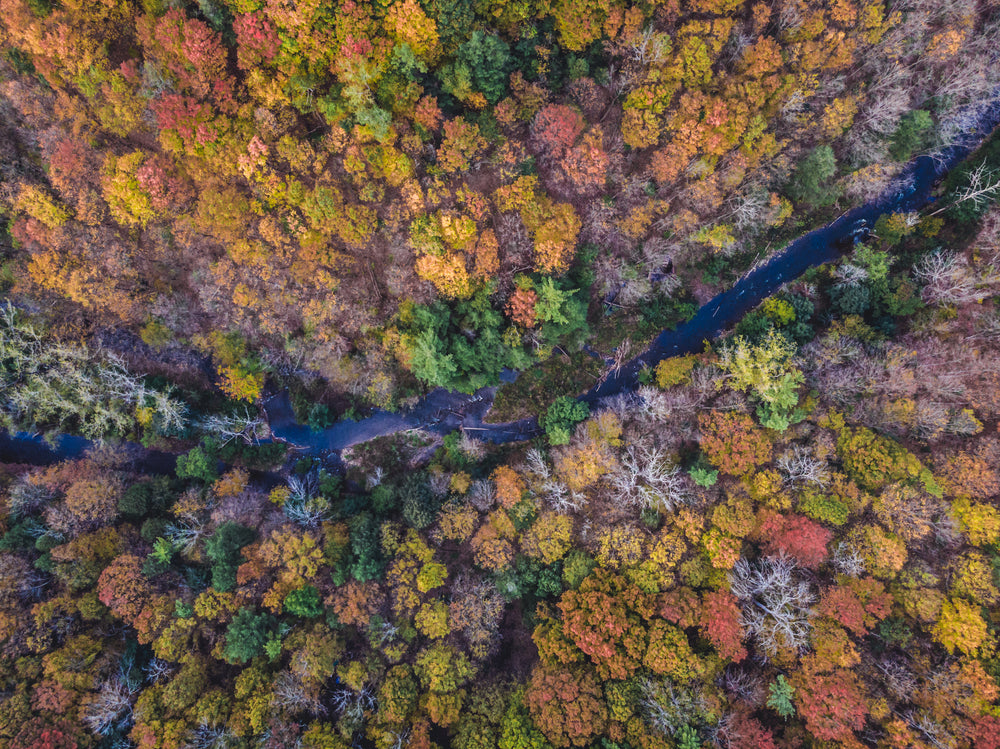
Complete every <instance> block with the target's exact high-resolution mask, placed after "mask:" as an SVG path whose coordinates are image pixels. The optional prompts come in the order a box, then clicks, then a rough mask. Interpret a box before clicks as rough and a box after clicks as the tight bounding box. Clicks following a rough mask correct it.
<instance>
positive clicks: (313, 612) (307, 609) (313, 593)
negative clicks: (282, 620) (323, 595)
mask: <svg viewBox="0 0 1000 749" xmlns="http://www.w3.org/2000/svg"><path fill="white" fill-rule="evenodd" d="M285 612H286V613H288V614H291V615H292V616H301V617H302V618H303V619H315V618H316V617H318V616H322V614H323V603H322V601H321V600H320V597H319V591H318V590H316V588H314V587H313V586H312V585H303V586H302V587H301V588H296V589H295V590H292V591H290V592H289V593H288V595H287V596H285Z"/></svg>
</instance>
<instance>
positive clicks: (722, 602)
mask: <svg viewBox="0 0 1000 749" xmlns="http://www.w3.org/2000/svg"><path fill="white" fill-rule="evenodd" d="M700 616H701V622H700V627H701V632H702V634H703V635H704V637H705V638H706V639H707V640H708V641H709V642H711V643H712V646H713V647H714V648H715V649H716V650H717V651H719V655H721V656H722V657H723V658H726V659H728V660H732V661H736V662H739V661H741V660H743V659H744V658H746V655H747V651H746V648H744V647H743V644H742V641H743V627H742V626H741V625H740V607H739V604H738V603H737V601H736V597H735V596H734V595H733V594H732V593H730V592H729V591H728V590H714V591H712V592H710V593H706V594H705V596H704V597H703V598H702V602H701V611H700Z"/></svg>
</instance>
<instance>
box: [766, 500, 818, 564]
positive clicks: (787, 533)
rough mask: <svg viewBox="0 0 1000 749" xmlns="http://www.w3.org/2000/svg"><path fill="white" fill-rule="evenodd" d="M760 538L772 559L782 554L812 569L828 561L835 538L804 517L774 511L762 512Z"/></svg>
mask: <svg viewBox="0 0 1000 749" xmlns="http://www.w3.org/2000/svg"><path fill="white" fill-rule="evenodd" d="M758 535H759V537H760V539H761V541H762V542H763V544H764V549H765V551H766V552H767V553H768V554H769V555H772V556H777V554H778V553H779V552H782V551H783V552H785V553H786V554H788V555H789V556H792V557H795V559H796V560H797V561H798V563H799V564H801V565H802V566H803V567H808V568H809V569H815V568H816V567H818V566H819V565H820V564H821V563H822V562H823V560H824V559H826V557H827V549H826V545H827V544H828V543H829V542H830V539H831V538H833V533H831V532H830V531H829V530H827V529H826V528H824V527H823V526H822V525H820V524H819V523H817V522H815V521H813V520H810V519H809V518H807V517H805V516H803V515H780V514H779V513H776V512H773V511H771V510H763V511H762V512H761V514H760V525H759V529H758Z"/></svg>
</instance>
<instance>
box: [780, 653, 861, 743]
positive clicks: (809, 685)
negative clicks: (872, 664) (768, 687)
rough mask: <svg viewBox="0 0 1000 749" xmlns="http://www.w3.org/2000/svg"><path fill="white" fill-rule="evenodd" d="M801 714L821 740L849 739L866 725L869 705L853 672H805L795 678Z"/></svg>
mask: <svg viewBox="0 0 1000 749" xmlns="http://www.w3.org/2000/svg"><path fill="white" fill-rule="evenodd" d="M792 683H793V686H794V687H795V701H796V703H797V704H798V709H799V715H801V716H802V718H803V719H804V720H805V722H806V728H807V729H808V730H809V732H810V733H812V735H813V736H815V737H816V738H817V739H819V740H820V741H850V740H851V739H852V738H853V732H854V731H857V730H860V729H861V727H862V726H864V724H865V715H867V714H868V706H867V705H866V703H865V698H864V694H863V693H862V691H861V684H860V682H859V681H858V677H857V675H856V674H855V673H854V672H853V671H848V670H847V669H843V668H838V669H836V670H834V671H833V672H832V673H828V674H820V673H815V672H814V671H812V670H809V671H802V672H799V673H798V674H796V675H795V677H794V679H793V680H792Z"/></svg>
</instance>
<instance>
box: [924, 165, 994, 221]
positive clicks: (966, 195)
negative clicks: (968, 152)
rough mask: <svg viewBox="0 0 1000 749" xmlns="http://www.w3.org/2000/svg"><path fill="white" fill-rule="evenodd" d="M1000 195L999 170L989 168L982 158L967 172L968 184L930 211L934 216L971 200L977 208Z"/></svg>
mask: <svg viewBox="0 0 1000 749" xmlns="http://www.w3.org/2000/svg"><path fill="white" fill-rule="evenodd" d="M998 195H1000V171H998V170H996V169H992V168H990V166H989V165H988V164H987V163H986V161H985V160H984V161H983V162H982V163H981V164H980V165H979V166H977V167H976V168H975V169H973V170H972V171H971V172H970V173H969V184H967V185H966V186H965V187H963V188H962V189H961V190H959V191H958V192H957V193H956V194H955V199H954V200H952V201H951V202H950V203H948V204H947V205H945V206H942V207H941V208H938V209H937V210H936V211H934V212H933V213H931V214H930V215H931V216H936V215H937V214H939V213H942V212H943V211H946V210H948V209H949V208H952V207H954V206H956V205H958V204H960V203H967V202H970V201H971V202H972V204H973V205H974V206H976V207H977V208H984V207H985V206H987V205H989V204H990V203H992V202H993V201H994V200H995V199H996V198H997V196H998Z"/></svg>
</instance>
